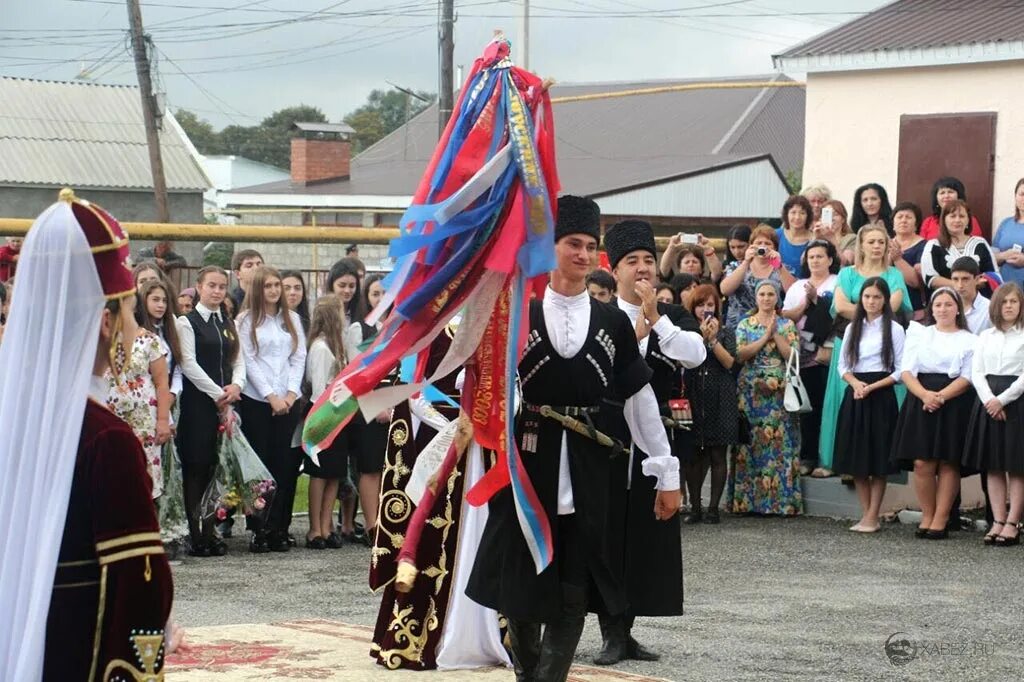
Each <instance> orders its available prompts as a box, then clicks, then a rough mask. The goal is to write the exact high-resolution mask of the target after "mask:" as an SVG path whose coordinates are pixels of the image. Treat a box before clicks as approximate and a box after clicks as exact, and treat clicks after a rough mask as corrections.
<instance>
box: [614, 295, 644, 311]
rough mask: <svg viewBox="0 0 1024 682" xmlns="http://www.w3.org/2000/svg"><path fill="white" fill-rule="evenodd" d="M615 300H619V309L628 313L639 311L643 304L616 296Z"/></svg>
mask: <svg viewBox="0 0 1024 682" xmlns="http://www.w3.org/2000/svg"><path fill="white" fill-rule="evenodd" d="M615 300H616V301H618V302H619V310H624V311H626V312H627V313H639V312H640V309H641V308H642V307H643V306H638V305H633V304H632V303H630V302H629V301H627V300H626V299H624V298H622V297H620V296H616V297H615Z"/></svg>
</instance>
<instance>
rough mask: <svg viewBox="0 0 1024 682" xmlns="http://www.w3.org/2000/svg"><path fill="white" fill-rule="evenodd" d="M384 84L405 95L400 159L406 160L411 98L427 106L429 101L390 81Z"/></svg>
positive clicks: (407, 156) (407, 155)
mask: <svg viewBox="0 0 1024 682" xmlns="http://www.w3.org/2000/svg"><path fill="white" fill-rule="evenodd" d="M384 82H385V83H387V84H388V85H390V86H391V87H393V88H394V89H395V90H398V91H399V92H401V93H404V94H405V123H404V124H403V126H402V127H403V128H405V133H404V138H405V139H404V141H403V142H402V158H403V159H408V158H409V113H410V112H409V108H410V106H412V99H411V98H413V97H415V98H416V99H418V100H419V101H421V102H423V103H425V104H427V105H429V104H430V100H429V99H427V98H426V97H423V96H421V95H418V94H416V92H414V91H413V90H411V89H409V88H403V87H402V86H401V85H396V84H394V83H392V82H391V81H384Z"/></svg>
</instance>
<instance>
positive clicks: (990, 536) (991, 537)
mask: <svg viewBox="0 0 1024 682" xmlns="http://www.w3.org/2000/svg"><path fill="white" fill-rule="evenodd" d="M1005 525H1006V522H1005V521H993V522H992V526H991V527H990V528H989V529H988V533H986V534H985V537H984V538H982V540H981V541H982V542H983V543H985V544H986V545H990V546H991V545H994V544H996V538H997V537H999V533H993V532H992V531H994V530H995V529H996V526H1005Z"/></svg>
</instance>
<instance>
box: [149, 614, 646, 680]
mask: <svg viewBox="0 0 1024 682" xmlns="http://www.w3.org/2000/svg"><path fill="white" fill-rule="evenodd" d="M372 633H373V630H372V628H368V627H363V626H360V625H348V624H346V623H339V622H337V621H330V620H299V621H292V622H288V623H271V624H269V625H219V626H212V627H198V628H187V629H186V631H185V644H184V646H183V647H182V649H181V650H180V651H178V652H176V653H175V654H173V655H171V656H169V657H168V660H167V666H166V669H165V672H166V673H167V680H168V682H227V681H229V680H232V681H233V680H239V681H242V680H339V681H342V682H364V681H365V680H391V681H394V680H411V679H412V678H417V679H419V680H430V679H444V680H445V681H446V682H447V681H448V680H452V681H472V682H491V681H492V680H493V681H495V682H497V681H499V680H500V681H504V682H508V681H509V680H512V679H514V676H513V674H512V671H511V670H507V669H505V668H484V669H478V670H462V671H450V670H449V671H444V672H433V673H422V672H412V671H407V670H398V671H388V670H385V669H383V668H381V667H380V666H379V665H377V664H376V663H374V661H373V659H372V658H370V655H369V650H370V637H371V635H372ZM569 680H570V682H659V681H658V678H653V677H642V676H639V675H631V674H629V673H625V672H619V671H616V670H610V669H606V668H593V667H590V666H582V665H575V666H573V668H572V672H571V673H570V674H569Z"/></svg>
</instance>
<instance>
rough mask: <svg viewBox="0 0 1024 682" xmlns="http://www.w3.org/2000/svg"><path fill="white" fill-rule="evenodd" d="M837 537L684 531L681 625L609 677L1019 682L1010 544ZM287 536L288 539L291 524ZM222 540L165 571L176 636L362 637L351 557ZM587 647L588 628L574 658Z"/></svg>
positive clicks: (658, 625)
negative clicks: (320, 629)
mask: <svg viewBox="0 0 1024 682" xmlns="http://www.w3.org/2000/svg"><path fill="white" fill-rule="evenodd" d="M239 525H241V524H236V528H237V527H238V526H239ZM848 525H850V524H849V522H837V521H831V520H827V519H820V518H795V519H781V518H752V517H734V516H730V515H727V514H723V515H722V523H721V524H720V525H717V526H711V525H696V526H685V527H684V528H683V531H682V533H683V551H684V564H685V569H684V582H685V591H686V614H685V615H684V616H681V617H677V618H639V619H638V620H637V624H636V626H635V628H634V635H635V636H636V637H637V639H639V640H640V641H641V642H643V643H644V644H646V645H648V646H649V647H651V648H653V649H655V650H658V651H660V652H661V653H662V658H661V660H660V661H658V662H656V663H640V662H625V663H622V664H620V665H619V666H618V667H619V668H621V669H622V670H628V671H630V672H633V673H640V674H645V675H650V676H653V677H660V678H665V679H669V680H709V681H710V680H715V681H719V680H883V679H884V680H889V679H891V680H986V681H997V680H1021V679H1024V628H1022V625H1024V549H1022V547H1021V546H1016V547H1007V548H990V547H984V546H983V545H982V542H981V533H979V532H967V531H961V532H956V533H951V534H950V539H948V540H944V541H928V540H918V539H915V538H914V536H913V527H912V526H906V525H900V524H898V523H886V524H884V525H883V526H882V530H881V531H880V532H879V533H876V534H874V535H861V534H858V533H851V532H849V531H847V530H846V528H847V526H848ZM293 531H294V532H295V533H296V535H297V536H299V538H300V541H301V537H302V533H303V532H304V531H305V521H304V519H300V518H298V517H297V518H296V523H295V524H294V525H293ZM228 542H229V545H230V549H231V552H230V554H229V555H228V556H226V557H223V558H210V559H194V558H189V557H185V558H183V559H182V560H181V563H180V564H179V565H176V566H175V567H174V578H175V613H176V618H177V620H178V621H179V622H180V623H181V624H182V625H184V626H185V627H186V629H187V628H188V627H189V626H201V625H221V624H234V623H270V622H277V621H285V620H295V619H302V618H328V619H333V620H340V621H344V622H347V623H353V624H362V625H373V623H374V621H375V619H376V615H377V607H378V603H379V598H378V597H377V596H375V595H374V594H372V593H371V592H370V590H369V589H368V587H367V566H368V562H369V549H367V548H366V547H361V546H356V545H349V546H346V547H343V548H341V549H337V550H329V549H328V550H322V551H314V550H307V549H304V548H302V547H299V548H296V549H293V550H292V551H291V552H288V553H285V554H263V555H251V554H249V553H248V551H246V550H247V545H246V540H245V538H242V537H236V538H233V539H231V540H229V541H228ZM599 648H600V633H599V631H598V627H597V622H596V619H594V618H590V619H588V622H587V627H586V630H585V632H584V634H583V639H582V641H581V642H580V646H579V649H578V651H577V660H578V661H579V662H581V663H589V662H590V659H591V658H592V657H593V656H594V655H595V654H596V653H597V651H598V649H599ZM424 678H425V679H430V676H429V675H424ZM438 678H439V679H443V678H442V677H441V676H438ZM509 679H510V680H511V679H512V675H511V673H509Z"/></svg>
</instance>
